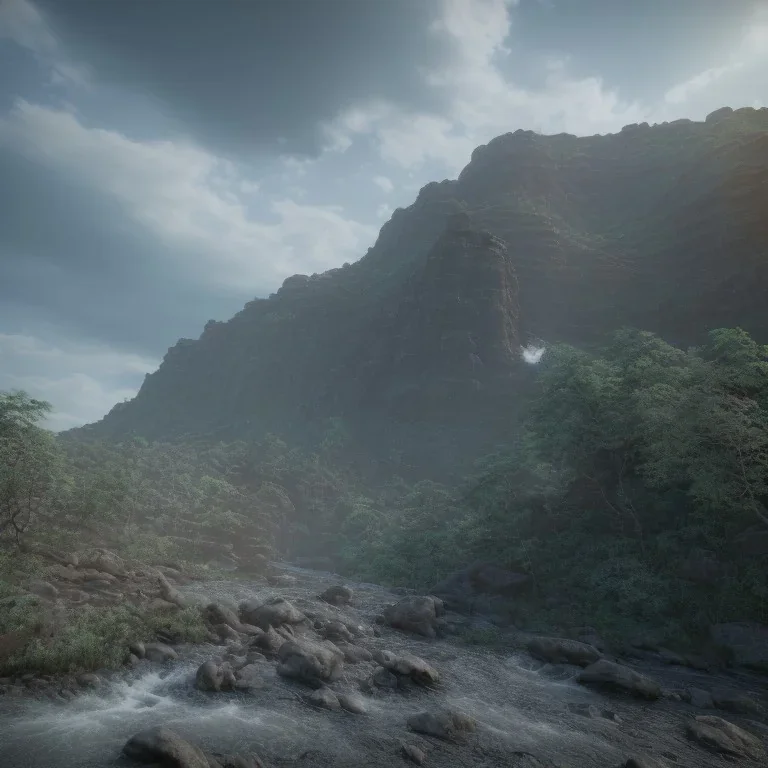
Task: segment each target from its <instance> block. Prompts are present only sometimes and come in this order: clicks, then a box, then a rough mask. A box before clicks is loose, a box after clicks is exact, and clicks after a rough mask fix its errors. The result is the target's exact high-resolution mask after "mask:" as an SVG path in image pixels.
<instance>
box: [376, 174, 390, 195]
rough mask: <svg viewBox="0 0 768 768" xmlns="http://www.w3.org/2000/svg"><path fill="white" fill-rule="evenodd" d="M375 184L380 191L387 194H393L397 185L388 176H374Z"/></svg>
mask: <svg viewBox="0 0 768 768" xmlns="http://www.w3.org/2000/svg"><path fill="white" fill-rule="evenodd" d="M373 183H374V184H375V185H376V186H377V187H378V188H379V189H381V190H382V191H384V192H387V193H389V192H391V191H392V190H393V189H394V188H395V185H394V184H393V183H392V180H391V179H388V178H387V177H386V176H374V177H373Z"/></svg>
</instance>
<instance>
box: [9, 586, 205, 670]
mask: <svg viewBox="0 0 768 768" xmlns="http://www.w3.org/2000/svg"><path fill="white" fill-rule="evenodd" d="M4 602H5V605H4V606H2V605H0V616H2V620H1V623H0V626H2V625H5V626H4V628H3V631H12V630H15V631H22V632H24V631H28V630H30V629H31V628H32V627H34V625H35V624H38V623H39V622H40V621H41V620H43V619H44V609H43V607H42V606H41V604H40V603H39V601H37V600H36V598H28V597H26V596H16V597H9V598H5V601H4ZM158 634H163V635H166V636H168V637H171V638H173V640H174V641H175V642H178V643H182V642H190V643H199V642H202V641H203V640H204V639H205V638H206V636H207V632H206V627H205V623H204V621H203V617H202V613H201V611H200V610H199V609H198V608H184V609H178V610H176V609H174V610H149V611H141V610H139V609H136V608H133V607H127V606H118V607H114V608H95V607H91V606H87V607H83V608H80V609H78V610H76V611H72V612H70V613H69V615H68V616H67V621H66V623H65V624H64V626H63V627H61V628H59V629H58V630H57V631H56V632H55V633H54V635H53V637H51V638H44V637H39V636H37V637H34V638H32V639H31V641H30V642H29V643H28V644H27V645H26V646H25V647H24V648H23V649H22V650H19V651H17V652H16V653H14V654H13V655H11V656H10V657H9V658H7V659H5V660H0V675H3V676H5V675H13V674H20V673H25V672H34V673H37V674H78V673H80V672H90V671H93V670H98V669H111V668H116V667H119V666H120V665H121V664H122V663H123V662H124V661H125V659H126V657H127V655H128V646H129V645H130V643H132V642H135V641H150V640H154V639H156V638H157V636H158Z"/></svg>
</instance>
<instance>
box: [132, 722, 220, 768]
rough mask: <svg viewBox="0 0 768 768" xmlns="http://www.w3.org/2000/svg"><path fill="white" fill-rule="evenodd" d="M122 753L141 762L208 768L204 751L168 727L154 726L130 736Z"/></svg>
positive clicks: (173, 766) (186, 767)
mask: <svg viewBox="0 0 768 768" xmlns="http://www.w3.org/2000/svg"><path fill="white" fill-rule="evenodd" d="M123 753H124V754H125V755H126V756H127V757H130V758H133V759H134V760H137V761H139V762H143V763H149V764H152V765H156V764H158V763H162V764H163V765H168V766H172V768H209V765H210V764H209V762H208V758H207V757H206V756H205V753H204V752H203V751H202V750H201V749H200V748H199V747H196V746H193V745H192V744H190V743H189V742H188V741H185V740H184V739H182V738H181V736H179V735H178V734H177V733H175V732H174V731H172V730H170V729H169V728H163V727H162V726H161V727H156V728H150V729H148V730H146V731H141V732H140V733H137V734H136V735H135V736H131V738H130V739H128V741H127V742H126V744H125V746H124V747H123Z"/></svg>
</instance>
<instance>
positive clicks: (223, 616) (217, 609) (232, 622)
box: [203, 603, 244, 632]
mask: <svg viewBox="0 0 768 768" xmlns="http://www.w3.org/2000/svg"><path fill="white" fill-rule="evenodd" d="M203 616H204V618H205V620H206V621H207V622H208V623H209V624H211V625H216V624H225V625H227V626H228V627H231V628H232V629H233V630H235V631H236V632H243V631H244V628H243V625H242V623H241V622H240V619H238V618H237V615H236V614H235V612H234V611H232V610H230V609H229V608H227V607H225V606H223V605H219V604H218V603H209V604H208V605H207V606H206V607H205V609H204V611H203Z"/></svg>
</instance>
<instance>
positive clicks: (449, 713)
mask: <svg viewBox="0 0 768 768" xmlns="http://www.w3.org/2000/svg"><path fill="white" fill-rule="evenodd" d="M408 727H409V728H410V729H411V730H412V731H415V732H416V733H423V734H426V735H427V736H434V737H435V738H438V739H442V740H443V741H462V740H464V739H465V738H466V736H467V734H469V733H472V732H473V731H474V730H475V728H476V723H475V721H474V720H473V719H472V718H471V717H469V716H467V715H465V714H464V713H462V712H457V711H455V710H450V709H447V710H442V711H439V712H421V713H419V714H417V715H412V716H411V717H409V718H408Z"/></svg>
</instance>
